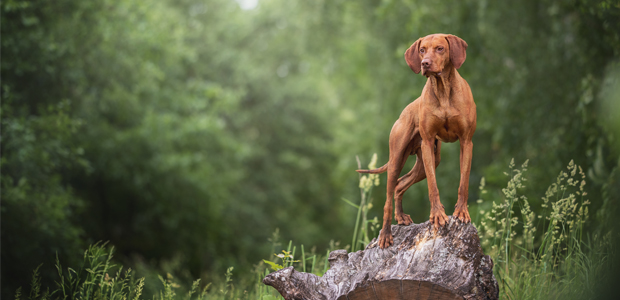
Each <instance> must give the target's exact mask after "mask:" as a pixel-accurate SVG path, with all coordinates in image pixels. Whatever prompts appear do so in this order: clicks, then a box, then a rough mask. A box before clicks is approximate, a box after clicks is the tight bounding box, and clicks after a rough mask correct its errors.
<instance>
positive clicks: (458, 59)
mask: <svg viewBox="0 0 620 300" xmlns="http://www.w3.org/2000/svg"><path fill="white" fill-rule="evenodd" d="M446 40H448V44H449V45H450V60H451V61H452V65H454V68H456V69H458V68H460V67H461V65H462V64H463V63H464V62H465V57H466V56H467V54H466V53H465V50H467V43H466V42H465V41H464V40H463V39H461V38H460V37H458V36H456V35H451V34H448V35H446Z"/></svg>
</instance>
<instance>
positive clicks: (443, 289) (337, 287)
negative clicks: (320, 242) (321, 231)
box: [263, 217, 499, 300]
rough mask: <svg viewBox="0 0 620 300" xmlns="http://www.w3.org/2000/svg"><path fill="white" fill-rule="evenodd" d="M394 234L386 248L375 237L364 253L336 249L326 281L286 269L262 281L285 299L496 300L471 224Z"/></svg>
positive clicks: (487, 261)
mask: <svg viewBox="0 0 620 300" xmlns="http://www.w3.org/2000/svg"><path fill="white" fill-rule="evenodd" d="M392 234H393V235H394V245H392V246H390V247H388V248H386V249H381V248H379V246H378V243H377V239H376V238H375V239H374V240H373V241H372V242H371V243H370V244H368V246H367V247H366V249H365V250H361V251H357V252H354V253H347V252H346V250H336V251H332V252H331V253H330V255H329V264H330V269H329V270H328V271H327V272H326V273H325V274H324V275H323V276H322V277H319V276H316V275H314V274H311V273H303V272H298V271H295V270H294V269H293V267H288V268H285V269H282V270H278V271H276V272H274V273H271V274H269V275H267V276H266V277H265V279H263V283H265V284H267V285H270V286H272V287H274V288H275V289H276V290H278V292H280V294H281V295H282V296H283V297H284V299H286V300H293V299H308V300H314V299H317V300H318V299H324V300H340V299H345V300H364V299H373V300H375V299H380V300H383V299H390V300H392V299H498V297H499V288H498V285H497V281H496V280H495V277H494V276H493V261H492V260H491V257H489V256H488V255H484V254H483V253H482V248H481V247H480V240H479V238H478V231H477V230H476V228H475V227H474V226H473V225H471V224H463V223H461V222H460V221H458V220H454V219H452V217H451V218H450V222H449V223H448V224H447V225H446V226H444V227H443V228H439V229H435V228H434V227H433V226H432V225H431V224H430V223H429V222H426V223H422V224H412V225H409V226H399V225H392Z"/></svg>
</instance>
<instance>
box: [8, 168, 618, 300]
mask: <svg viewBox="0 0 620 300" xmlns="http://www.w3.org/2000/svg"><path fill="white" fill-rule="evenodd" d="M375 163H376V156H374V157H373V159H372V160H371V163H370V165H369V168H374V167H375V166H374V164H375ZM358 166H359V167H360V168H361V163H360V162H359V159H358ZM526 171H527V161H526V162H525V163H523V164H522V165H521V167H520V168H516V167H515V164H514V161H511V163H510V165H509V172H507V173H506V175H507V178H508V183H507V185H506V187H505V188H504V189H502V191H501V192H502V193H501V195H502V196H501V197H500V198H497V199H494V200H484V198H485V197H487V196H488V195H489V194H493V193H487V191H486V187H485V181H484V178H483V179H482V180H481V183H480V199H479V200H478V201H477V203H478V204H477V207H478V217H477V219H476V220H475V222H474V225H475V226H476V227H477V228H478V231H479V236H480V240H481V243H482V246H483V249H484V251H485V253H486V254H489V255H490V256H491V257H492V258H493V261H494V262H495V267H494V272H495V275H496V278H497V280H498V283H499V285H500V298H501V299H595V297H596V290H595V288H594V287H595V285H596V283H597V282H598V281H600V280H601V276H604V274H605V272H604V271H606V270H607V269H609V266H610V264H609V263H608V261H609V259H610V253H612V250H613V249H611V241H610V239H611V233H608V234H604V235H593V236H590V235H588V234H587V233H586V232H584V225H585V223H586V222H587V221H588V205H589V204H590V202H589V201H588V199H587V198H586V195H587V193H586V191H585V185H586V181H585V178H586V176H585V174H584V172H583V170H582V169H581V168H580V167H579V166H576V165H575V164H574V163H573V162H572V161H571V162H570V163H569V165H568V167H567V169H566V170H564V171H562V172H560V174H559V175H558V177H557V178H556V179H555V182H553V183H552V184H551V185H550V187H549V188H548V190H547V192H546V193H545V195H544V196H543V197H541V201H539V203H542V204H541V206H542V207H541V209H539V210H536V211H540V214H538V215H537V214H536V213H535V212H534V210H532V207H531V206H530V202H529V200H528V199H527V197H525V196H524V195H523V194H522V193H521V191H522V189H523V188H524V186H525V183H526V181H527V180H526V177H525V173H526ZM378 180H379V179H378V177H376V176H360V185H359V187H360V199H359V204H355V203H353V202H352V201H349V200H346V199H343V200H344V201H345V202H347V203H349V204H350V205H351V206H353V207H355V208H356V209H357V214H356V221H355V229H354V232H353V234H352V240H351V245H347V246H345V247H344V248H346V249H347V250H351V251H356V250H359V249H363V248H364V247H365V246H366V245H367V244H368V242H369V239H370V238H371V237H374V236H375V235H376V230H377V229H378V224H379V222H378V220H377V218H376V217H375V218H374V219H369V218H368V213H369V209H370V207H372V204H371V199H370V193H371V191H372V187H373V186H375V185H378ZM495 194H497V193H495ZM485 208H487V209H485ZM489 208H490V209H489ZM269 241H270V242H271V244H272V255H271V256H270V257H269V258H268V259H265V260H263V261H262V262H259V263H258V264H256V265H255V266H254V271H253V272H252V273H249V274H245V275H242V276H241V277H240V278H239V276H237V277H235V275H238V274H234V272H233V271H234V269H233V268H232V267H231V268H228V269H227V270H226V272H225V273H224V274H223V278H222V279H221V280H218V282H216V283H206V284H205V283H202V282H201V281H200V279H198V280H196V281H194V282H193V283H191V285H190V284H187V285H181V284H179V283H177V282H176V281H175V278H174V277H173V276H172V275H171V274H166V276H159V281H160V283H161V286H160V287H159V292H158V293H156V294H154V295H153V299H158V300H173V299H187V300H194V299H196V300H208V299H222V300H224V299H262V300H273V299H282V297H281V296H280V295H279V294H278V292H277V291H276V290H275V289H273V288H271V287H269V286H265V285H264V284H263V283H262V279H263V278H264V276H266V275H267V274H269V273H270V272H272V271H274V270H278V269H281V268H286V267H289V266H294V267H295V269H296V270H300V271H304V272H310V273H314V274H316V275H318V276H321V275H323V274H324V273H325V272H326V271H327V269H328V267H329V263H328V261H327V258H328V256H329V252H330V251H331V250H334V249H339V248H343V247H341V246H340V244H339V243H338V242H334V241H332V242H330V246H329V249H327V250H326V252H322V253H317V251H316V247H310V248H308V247H305V246H304V245H303V244H302V245H300V246H299V247H297V246H296V245H294V244H293V242H292V241H289V242H288V244H287V246H286V247H283V246H282V245H281V243H280V236H279V231H278V230H276V231H275V232H274V233H273V235H272V237H271V239H269ZM113 253H114V247H110V246H108V245H106V243H97V244H94V245H92V246H90V247H89V248H88V249H87V250H86V251H85V252H84V258H83V263H82V266H80V267H79V268H76V269H74V268H71V267H68V268H64V267H62V265H61V263H60V261H59V260H58V259H56V269H57V273H58V280H57V281H56V285H55V286H54V287H51V288H50V287H45V288H44V287H42V285H41V280H40V276H39V268H37V269H35V270H34V271H33V276H32V281H31V283H30V292H29V293H28V294H27V295H26V294H25V293H23V292H22V289H21V288H20V289H18V290H17V291H16V296H15V299H16V300H21V299H28V300H38V299H41V300H44V299H45V300H46V299H71V300H73V299H84V300H86V299H96V300H99V299H101V300H121V299H122V300H138V299H141V297H142V296H143V295H142V294H143V293H142V292H143V288H144V285H145V281H144V278H136V276H135V273H134V272H133V271H132V270H131V269H127V270H124V268H123V267H122V266H120V265H117V264H115V263H114V260H113Z"/></svg>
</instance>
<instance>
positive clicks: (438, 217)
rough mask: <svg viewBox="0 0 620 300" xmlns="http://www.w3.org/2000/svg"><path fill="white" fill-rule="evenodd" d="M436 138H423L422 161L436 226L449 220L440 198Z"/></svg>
mask: <svg viewBox="0 0 620 300" xmlns="http://www.w3.org/2000/svg"><path fill="white" fill-rule="evenodd" d="M434 151H435V138H434V136H433V138H425V137H423V140H422V161H423V162H424V171H425V172H426V181H427V183H428V198H429V200H430V202H431V215H430V221H431V223H432V224H433V225H435V227H438V226H444V225H445V224H446V223H447V222H448V221H449V220H448V216H446V211H445V209H444V207H443V205H442V204H441V201H440V200H439V189H438V188H437V180H436V178H435V153H434Z"/></svg>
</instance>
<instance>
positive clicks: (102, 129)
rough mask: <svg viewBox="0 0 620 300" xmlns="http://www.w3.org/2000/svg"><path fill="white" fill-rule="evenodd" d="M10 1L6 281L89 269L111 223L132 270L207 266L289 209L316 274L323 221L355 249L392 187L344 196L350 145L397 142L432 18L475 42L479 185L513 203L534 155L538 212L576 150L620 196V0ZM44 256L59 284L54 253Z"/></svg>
mask: <svg viewBox="0 0 620 300" xmlns="http://www.w3.org/2000/svg"><path fill="white" fill-rule="evenodd" d="M0 13H1V18H0V22H1V24H0V25H1V26H0V30H1V34H2V41H1V50H2V64H1V66H0V71H1V74H0V75H1V77H2V83H1V86H0V92H1V93H2V95H1V101H2V103H1V112H0V117H1V119H2V120H1V125H2V144H1V149H0V150H1V152H2V159H1V168H2V177H1V180H0V181H1V193H2V195H1V198H2V203H1V205H2V206H1V214H2V216H1V219H2V226H1V228H2V229H1V230H2V232H1V236H2V244H3V245H4V247H3V249H2V262H3V267H2V286H3V288H2V297H5V298H10V297H12V296H13V295H14V291H15V290H16V288H17V287H18V286H25V284H24V282H27V281H28V278H29V275H30V274H29V270H32V269H35V268H36V266H37V265H38V263H39V262H40V261H41V260H45V259H49V258H51V257H54V255H56V254H57V255H58V259H59V260H61V261H66V262H67V263H68V264H70V265H77V264H79V261H80V255H79V253H80V252H81V250H80V249H83V248H84V247H85V246H86V245H88V244H92V243H93V242H94V241H98V240H110V241H111V243H112V244H114V245H115V246H116V247H117V249H118V250H119V251H118V253H117V257H119V259H120V260H121V261H123V262H125V263H127V264H128V265H131V266H135V267H137V266H140V269H141V270H136V273H140V272H145V273H157V274H159V273H163V274H165V273H171V274H175V276H176V277H175V278H179V279H181V280H188V279H190V278H197V277H200V278H203V279H209V278H210V277H212V278H213V279H214V280H206V281H213V282H216V280H215V279H216V278H219V277H221V275H216V274H225V273H226V270H227V268H229V267H234V270H235V274H244V273H250V272H252V268H251V266H252V263H253V262H256V261H260V259H261V258H264V257H267V256H268V255H269V253H278V251H279V250H283V249H279V248H278V249H274V248H276V247H274V245H270V244H269V243H264V241H265V240H266V239H267V238H268V237H269V235H268V233H269V232H273V231H274V230H275V228H278V227H279V228H282V232H281V235H282V238H283V239H285V240H291V239H295V240H296V241H303V242H304V244H306V245H316V246H315V247H316V249H314V250H311V251H307V250H308V249H305V248H304V247H303V246H302V247H301V253H302V259H301V261H300V262H299V263H298V264H301V267H303V268H306V267H308V268H312V267H311V266H306V263H310V261H312V265H313V266H314V267H313V270H315V271H316V272H317V273H320V270H324V268H325V267H326V266H327V264H326V263H324V258H325V257H324V256H323V253H324V250H326V249H327V248H330V246H329V241H330V239H334V240H345V239H346V240H348V239H349V238H351V236H349V235H348V234H349V233H350V232H351V230H353V232H355V233H354V235H353V238H352V245H351V249H358V247H360V246H363V245H364V244H365V243H367V242H368V240H369V239H370V238H372V235H374V231H373V228H374V229H376V228H375V227H374V226H376V225H377V224H376V222H375V223H373V222H374V221H373V219H375V216H378V215H380V214H381V212H380V207H372V206H371V205H370V203H371V202H370V200H371V199H372V198H373V197H379V196H377V194H376V193H377V190H378V191H383V190H384V188H385V186H384V183H381V184H380V185H379V186H378V188H377V189H368V190H364V191H362V194H361V195H362V198H361V199H360V201H361V202H360V203H359V205H358V204H354V205H353V207H354V208H353V209H352V208H350V207H349V206H348V205H346V204H345V203H343V202H340V201H334V199H336V197H342V198H345V199H355V198H357V196H355V195H357V193H358V192H359V190H358V189H357V188H356V186H357V184H356V183H357V182H358V180H359V177H356V176H355V175H354V173H353V170H354V169H355V164H356V163H355V161H354V159H353V158H354V157H356V155H360V156H362V157H363V156H366V155H368V156H369V154H371V153H374V152H377V153H378V158H377V161H378V162H380V163H381V162H385V161H386V160H387V154H388V153H387V147H386V146H387V137H388V133H389V129H390V127H391V126H392V124H393V121H394V120H395V119H396V118H397V117H398V114H399V113H400V112H401V111H402V109H403V108H404V107H405V106H406V105H407V104H408V103H410V102H411V101H412V100H414V99H415V97H416V96H417V95H419V94H420V90H421V87H422V85H423V84H424V78H423V77H421V76H415V75H414V74H413V73H411V72H410V71H409V68H408V67H407V65H406V63H405V62H404V60H403V57H402V54H403V53H404V51H405V49H407V47H408V46H409V45H410V44H411V43H412V42H413V41H414V40H415V39H417V38H418V37H420V36H424V35H426V34H429V33H433V32H446V33H453V34H456V35H458V36H460V37H462V38H464V39H465V40H466V41H467V42H468V44H469V48H468V57H467V61H466V63H465V64H464V65H463V67H462V68H461V69H460V70H459V72H460V73H461V74H462V75H463V77H464V78H466V79H467V80H468V82H469V83H470V85H471V87H472V91H473V93H474V97H475V99H476V104H477V111H478V129H477V132H476V134H475V136H474V144H475V145H476V149H475V150H474V156H475V157H474V158H473V166H472V174H471V179H472V182H478V181H479V180H480V179H481V178H483V174H484V178H485V184H486V187H487V188H488V190H489V193H488V194H485V196H484V198H485V199H492V200H496V201H497V203H503V202H501V201H500V199H504V198H502V197H503V195H502V192H501V187H503V185H504V184H505V180H504V177H503V175H502V173H503V169H504V167H503V162H504V161H507V160H509V159H510V158H511V157H515V158H516V159H517V160H518V161H523V160H525V159H526V158H529V159H530V164H532V165H535V166H536V168H535V169H534V170H529V171H528V177H529V178H530V179H529V183H528V184H527V185H526V186H525V187H523V188H519V193H520V194H519V195H520V196H519V197H521V196H525V197H526V198H527V199H528V200H527V201H528V205H529V208H530V210H531V212H530V213H534V214H535V215H536V216H541V215H543V212H545V208H544V207H543V205H546V204H545V202H544V200H543V199H541V198H540V197H538V196H536V195H541V194H543V193H544V192H545V190H546V189H547V183H546V182H545V180H546V179H547V178H551V177H553V176H555V174H554V173H555V170H557V169H559V168H560V167H562V166H563V165H565V164H566V162H568V161H569V160H571V159H573V158H574V160H575V164H578V165H580V166H582V167H583V173H584V174H585V175H586V177H587V178H588V187H589V191H588V192H589V193H590V199H592V203H591V204H590V205H589V207H590V211H591V212H597V213H598V212H599V211H610V210H613V209H615V207H616V206H617V200H618V199H619V197H620V193H618V191H617V188H616V187H617V186H618V184H617V178H618V174H619V171H618V170H619V168H618V163H619V161H618V157H619V154H620V149H618V148H617V144H618V142H617V141H618V140H619V139H618V137H617V136H618V131H617V129H616V127H617V126H614V124H616V123H617V120H616V119H617V118H615V117H614V116H616V115H617V113H615V112H616V111H617V109H616V108H617V105H615V104H614V103H617V102H618V101H616V100H617V99H618V93H617V91H616V90H617V88H614V87H615V85H614V82H616V81H617V79H618V75H617V73H618V72H617V70H616V69H617V68H618V67H617V65H618V63H617V62H614V61H615V60H617V59H618V57H619V54H620V53H619V52H618V51H620V50H618V49H620V22H619V20H620V7H618V5H617V4H616V3H615V2H614V1H609V0H544V1H534V0H527V1H520V2H518V3H517V2H489V1H475V0H466V1H456V0H448V1H443V2H441V3H434V2H429V1H420V0H385V1H344V0H334V1H299V0H293V1H291V0H287V1H282V0H261V1H260V2H259V5H258V7H257V8H255V9H253V10H242V9H240V8H239V6H238V5H237V3H236V2H235V1H232V0H204V1H193V0H192V1H189V0H181V1H169V0H166V1H155V0H145V1H136V0H103V1H94V2H93V1H71V0H55V1H49V0H36V1H25V0H9V1H3V2H2V4H1V5H0ZM614 145H616V148H614ZM457 148H458V145H456V144H446V145H445V146H444V148H443V150H444V151H442V165H441V166H440V167H439V168H438V170H437V178H438V184H439V186H440V191H442V192H441V193H442V194H441V197H442V202H443V204H444V205H445V206H446V207H450V206H451V204H454V203H455V202H456V193H455V192H452V191H456V190H457V185H458V176H459V175H458V174H459V173H458V172H455V171H454V170H458V155H457V153H458V150H457ZM409 164H412V162H411V161H410V162H409ZM366 181H368V182H370V180H366ZM472 190H473V189H472ZM474 193H475V192H473V191H472V194H471V195H470V198H473V196H474ZM380 195H383V192H381V194H380ZM426 195H427V192H426V186H425V184H417V185H414V186H413V187H412V188H411V189H410V190H409V191H408V193H407V195H406V196H405V201H404V205H405V210H406V211H408V212H413V213H412V214H411V216H412V218H413V219H414V221H416V222H420V221H423V220H426V219H427V218H428V213H427V212H428V211H429V204H428V201H427V200H426V197H427V196H426ZM382 197H383V196H380V197H379V199H383V198H382ZM562 198H563V197H562ZM519 199H521V198H519ZM571 201H572V200H571ZM490 203H491V202H490V201H485V202H483V203H482V204H481V206H482V207H483V209H484V210H486V211H487V212H488V211H490V209H491V207H490V206H489V205H490ZM515 203H525V202H523V201H521V200H518V199H516V198H515V200H514V201H513V202H512V204H513V205H514V204H515ZM498 205H499V204H498ZM487 206H488V207H487ZM413 207H415V209H412V208H413ZM502 209H508V207H504V208H502ZM549 209H551V207H549ZM547 212H551V210H549V211H547ZM354 213H357V214H358V215H359V218H358V220H356V222H355V223H353V222H352V219H351V218H350V215H351V214H354ZM447 213H450V211H448V212H447ZM521 215H522V213H521V212H520V211H519V210H518V209H516V210H514V214H512V213H511V215H510V217H509V218H508V220H511V219H512V218H514V217H515V216H517V217H521V218H523V217H522V216H521ZM472 217H473V219H474V220H483V219H484V218H485V216H483V215H481V214H479V213H477V212H476V211H475V210H472ZM503 217H504V216H502V218H503ZM510 222H512V221H510ZM510 222H509V223H510ZM509 223H506V224H504V225H506V226H508V225H509ZM601 224H613V223H611V222H609V217H608V216H607V217H605V218H598V217H597V218H592V219H591V220H590V221H589V222H588V223H586V224H585V225H584V226H585V228H583V230H582V232H583V233H582V234H583V235H584V236H588V234H591V235H592V236H593V235H594V234H598V233H600V234H599V235H598V236H599V237H602V236H604V234H602V233H601V232H602V231H603V230H601V229H600V228H605V227H604V226H602V225H601ZM548 225H549V224H548V223H547V225H546V226H548ZM354 227H355V228H354ZM534 227H535V228H536V229H537V230H538V231H537V232H538V233H539V232H541V231H543V228H549V227H544V226H542V225H540V227H539V226H534ZM534 227H532V230H533V228H534ZM512 232H514V231H511V234H512ZM571 232H572V231H571ZM504 233H506V234H507V231H506V232H504ZM504 233H503V234H504ZM530 233H531V234H535V233H536V232H533V231H532V232H530ZM540 241H541V240H538V241H537V242H535V245H542V244H538V243H540ZM360 242H361V244H360ZM332 245H334V244H333V243H332ZM497 245H498V247H500V248H501V246H502V245H503V247H504V248H503V249H504V256H505V257H512V256H513V254H514V253H516V252H512V250H510V251H508V254H507V253H506V251H505V250H506V247H505V245H506V244H497ZM602 245H603V244H601V245H597V244H594V242H592V244H590V245H589V246H590V247H592V248H593V249H595V248H596V247H603V246H602ZM270 247H271V248H270ZM520 247H522V246H520ZM313 248H314V247H313ZM293 249H294V248H293V247H291V248H290V249H287V251H293ZM297 250H299V249H297ZM515 251H517V250H515ZM529 251H531V250H529ZM293 252H294V251H293ZM298 252H299V251H298ZM318 253H321V254H320V255H319V254H318ZM498 253H499V252H498ZM511 253H513V254H511ZM291 255H293V253H292V252H291ZM297 255H299V253H297ZM498 255H499V254H498ZM549 259H550V258H549ZM268 260H269V261H274V260H275V258H274V257H271V258H269V259H268ZM506 263H510V261H509V260H507V261H506ZM263 266H264V265H263ZM136 269H137V268H136ZM38 271H39V275H38V278H39V279H40V282H41V284H42V285H46V284H49V283H51V282H52V280H53V279H52V278H54V270H53V268H51V267H50V266H48V265H43V266H42V267H41V268H40V269H38ZM177 271H178V272H177ZM263 271H264V270H263ZM231 272H232V270H231ZM261 272H262V271H261ZM140 274H141V275H144V277H145V288H144V294H145V295H149V296H150V295H159V293H158V292H159V291H158V290H156V289H155V288H154V287H155V286H156V285H157V284H159V281H158V279H157V278H155V276H152V274H150V275H148V274H143V273H140ZM177 274H181V275H177ZM256 274H258V273H256ZM514 276H515V275H514V274H508V275H506V278H514ZM118 280H121V279H118ZM164 281H165V282H166V284H172V283H171V282H172V281H169V279H168V277H165V279H164ZM117 282H119V281H117ZM252 282H254V280H252ZM542 282H543V283H544V282H545V281H542ZM214 284H216V283H214ZM217 284H219V282H217ZM239 286H240V285H239V284H238V285H237V287H236V288H235V289H234V292H233V291H230V292H229V294H228V295H229V296H230V295H231V294H235V295H241V294H242V293H243V289H241V288H239ZM248 286H249V285H248ZM173 290H174V289H172V290H171V291H173ZM214 290H220V289H219V286H218V288H214ZM188 292H189V291H188ZM195 293H196V294H198V289H197V290H196V291H195ZM23 295H25V293H24V294H23ZM166 295H168V296H166ZM184 295H185V294H184ZM160 296H162V297H172V296H169V294H166V293H164V294H163V295H160Z"/></svg>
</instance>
